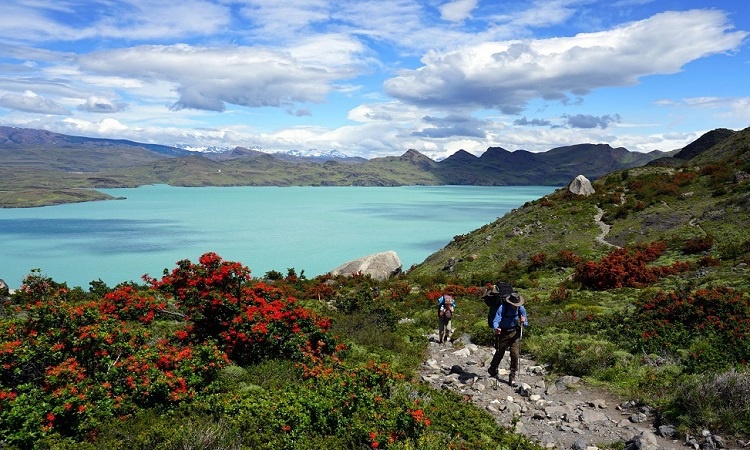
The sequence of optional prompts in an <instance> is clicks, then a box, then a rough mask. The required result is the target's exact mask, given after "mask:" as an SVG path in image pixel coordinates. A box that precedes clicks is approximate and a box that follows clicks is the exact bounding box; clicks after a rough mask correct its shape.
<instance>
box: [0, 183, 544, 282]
mask: <svg viewBox="0 0 750 450" xmlns="http://www.w3.org/2000/svg"><path fill="white" fill-rule="evenodd" d="M555 189H556V188H555V187H551V186H503V187H484V186H429V187H424V186H408V187H200V188H180V187H171V186H164V185H157V186H144V187H140V188H135V189H107V190H103V192H107V193H108V194H110V195H113V196H116V197H125V198H126V199H125V200H117V201H104V202H89V203H77V204H68V205H58V206H48V207H43V208H23V209H0V240H1V241H2V243H3V244H2V252H1V260H0V279H3V280H5V282H6V283H7V284H8V285H9V286H10V287H11V288H17V287H18V286H20V284H21V282H22V280H23V278H24V277H25V276H26V275H27V274H29V273H30V272H31V270H32V269H40V270H41V272H42V274H44V275H46V276H49V277H51V278H52V279H54V280H55V281H57V282H67V283H68V286H71V287H72V286H81V287H83V288H84V289H88V286H89V282H90V281H92V280H97V279H101V280H102V281H104V282H106V283H107V284H109V285H110V286H114V285H116V284H117V283H120V282H124V281H136V282H141V276H142V275H144V274H148V275H151V276H154V277H159V276H161V275H162V273H163V271H164V269H169V270H172V268H174V267H175V263H176V262H177V261H179V260H182V259H190V260H192V261H197V259H198V257H199V256H200V255H202V254H203V253H206V252H216V253H218V254H219V255H220V256H221V257H222V258H224V259H225V260H231V261H239V262H241V263H242V264H244V265H246V266H248V267H249V268H250V270H251V271H252V275H253V276H256V277H260V276H263V275H264V274H265V273H266V272H268V271H269V270H277V271H279V272H282V273H284V274H285V273H286V271H287V269H288V268H294V269H295V270H296V271H297V273H298V274H299V273H300V272H301V271H303V270H304V273H305V275H306V276H307V277H309V278H312V277H314V276H317V275H321V274H324V273H326V272H328V271H330V270H332V269H334V268H336V267H338V266H340V265H341V264H343V263H345V262H347V261H350V260H352V259H356V258H359V257H361V256H366V255H369V254H373V253H378V252H382V251H387V250H394V251H396V253H398V255H399V257H400V258H401V262H402V263H403V267H404V270H407V269H408V268H409V267H410V266H412V265H413V264H418V263H420V262H422V261H424V259H425V258H427V256H429V255H430V254H432V253H434V252H435V251H437V250H439V249H441V248H443V247H444V246H445V245H447V244H448V243H449V242H450V241H451V240H452V239H453V236H455V235H457V234H465V233H468V232H470V231H472V230H475V229H477V228H479V227H481V226H482V225H485V224H487V223H490V222H492V221H494V220H495V219H497V218H498V217H501V216H503V215H504V214H505V213H506V212H508V211H510V210H511V209H513V208H517V207H519V206H521V205H523V204H524V203H525V202H527V201H530V200H535V199H538V198H540V197H542V196H544V195H546V194H548V193H550V192H552V191H553V190H555Z"/></svg>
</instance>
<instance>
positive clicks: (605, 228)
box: [594, 206, 620, 248]
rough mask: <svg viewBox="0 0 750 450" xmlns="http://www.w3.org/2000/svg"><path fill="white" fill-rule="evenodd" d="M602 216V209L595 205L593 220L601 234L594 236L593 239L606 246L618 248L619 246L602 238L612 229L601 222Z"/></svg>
mask: <svg viewBox="0 0 750 450" xmlns="http://www.w3.org/2000/svg"><path fill="white" fill-rule="evenodd" d="M602 217H604V210H603V209H601V208H600V207H598V206H597V207H596V215H595V216H594V222H596V225H597V226H598V227H599V229H600V230H601V231H602V232H601V234H599V236H597V237H595V238H594V240H595V241H596V242H597V243H599V244H602V245H606V246H607V247H612V248H620V247H619V246H617V245H615V244H612V243H610V242H607V241H605V240H604V238H605V237H606V236H607V235H608V234H609V230H610V229H612V227H611V226H610V225H607V224H606V223H604V222H602Z"/></svg>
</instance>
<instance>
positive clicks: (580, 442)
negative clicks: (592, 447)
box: [570, 439, 589, 450]
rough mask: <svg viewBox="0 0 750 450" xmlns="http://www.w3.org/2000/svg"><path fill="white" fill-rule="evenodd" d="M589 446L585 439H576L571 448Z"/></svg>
mask: <svg viewBox="0 0 750 450" xmlns="http://www.w3.org/2000/svg"><path fill="white" fill-rule="evenodd" d="M588 446H589V445H588V443H587V442H586V441H585V440H583V439H576V441H575V442H574V443H573V446H571V447H570V448H572V449H573V450H586V448H587V447H588Z"/></svg>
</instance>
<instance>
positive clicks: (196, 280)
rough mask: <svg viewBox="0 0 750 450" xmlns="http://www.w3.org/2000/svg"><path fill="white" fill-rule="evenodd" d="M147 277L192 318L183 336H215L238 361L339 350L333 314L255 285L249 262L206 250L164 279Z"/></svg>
mask: <svg viewBox="0 0 750 450" xmlns="http://www.w3.org/2000/svg"><path fill="white" fill-rule="evenodd" d="M147 281H148V282H149V283H150V284H151V286H152V288H153V289H155V290H156V291H158V292H161V293H162V294H164V295H166V296H167V297H169V298H171V299H173V300H174V302H175V305H176V307H177V309H178V310H179V311H180V312H182V313H184V314H185V316H186V317H187V318H188V320H190V322H191V325H190V326H189V327H187V328H186V332H187V333H186V334H184V335H181V337H184V338H185V339H188V340H192V341H196V342H202V341H204V340H216V341H218V342H219V343H220V344H221V346H222V348H224V349H225V350H226V352H227V354H228V355H229V357H230V358H231V359H232V360H234V361H236V362H238V363H241V364H247V363H253V362H257V361H260V360H261V359H264V358H273V357H284V358H290V359H297V360H301V359H302V358H303V357H304V356H305V354H306V353H307V352H309V351H311V352H313V353H314V354H316V353H325V354H330V353H332V352H333V351H334V347H335V342H334V340H333V337H332V336H331V335H330V334H329V333H328V330H329V329H330V325H331V323H330V320H329V319H325V318H320V317H318V316H316V315H315V314H314V313H313V312H311V311H310V310H307V309H305V308H302V307H300V306H297V305H296V300H295V299H294V298H291V297H289V298H287V297H285V296H284V294H283V292H282V291H280V290H279V289H276V288H274V287H272V286H269V285H266V284H264V283H257V284H255V285H250V283H249V281H250V270H249V269H248V268H247V267H245V266H242V265H241V264H239V263H236V262H229V261H223V260H222V259H221V257H219V256H218V255H217V254H215V253H206V254H205V255H203V256H201V257H200V259H199V262H198V264H193V263H191V262H190V261H188V260H183V261H179V262H178V263H177V268H175V269H174V270H173V271H172V272H171V273H169V274H166V275H164V276H163V277H162V278H161V280H156V279H152V278H147Z"/></svg>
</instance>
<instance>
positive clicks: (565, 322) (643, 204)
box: [407, 129, 750, 431]
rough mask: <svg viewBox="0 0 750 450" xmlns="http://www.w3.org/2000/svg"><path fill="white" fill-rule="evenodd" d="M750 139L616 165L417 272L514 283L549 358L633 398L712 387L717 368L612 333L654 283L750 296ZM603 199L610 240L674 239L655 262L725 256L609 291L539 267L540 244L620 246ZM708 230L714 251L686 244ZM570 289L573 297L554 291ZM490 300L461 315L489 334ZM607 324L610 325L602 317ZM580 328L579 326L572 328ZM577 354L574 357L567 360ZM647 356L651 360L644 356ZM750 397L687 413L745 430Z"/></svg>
mask: <svg viewBox="0 0 750 450" xmlns="http://www.w3.org/2000/svg"><path fill="white" fill-rule="evenodd" d="M749 143H750V129H747V130H744V131H741V132H738V133H736V134H734V135H733V136H732V137H731V138H729V139H727V140H725V141H723V142H721V143H720V145H718V146H715V147H713V148H711V149H710V150H709V151H707V152H705V153H704V154H702V155H700V156H699V157H696V158H695V159H693V160H691V161H688V162H687V163H685V164H684V165H682V166H681V167H677V168H667V167H641V168H637V169H630V170H628V171H619V172H613V173H611V174H609V175H607V176H605V177H602V178H601V179H599V180H597V181H596V182H594V183H593V185H594V188H595V189H596V191H597V192H596V194H594V195H591V196H590V197H580V196H574V195H572V194H570V193H569V192H567V189H566V188H561V189H559V190H557V191H556V192H554V193H552V194H550V195H548V196H546V197H544V198H542V199H539V200H536V201H533V202H529V203H527V204H525V205H523V206H522V207H520V208H518V209H516V210H513V211H511V212H509V213H508V214H506V215H505V216H503V217H501V218H499V219H498V220H496V221H495V222H493V223H490V224H487V225H485V226H483V227H481V228H479V229H477V230H474V231H472V232H470V233H467V234H465V235H460V236H456V237H454V239H453V240H452V241H451V242H450V243H449V244H448V245H447V246H446V247H445V248H443V249H441V250H440V251H438V252H436V253H435V254H433V255H431V256H430V257H429V258H427V259H426V260H425V261H424V262H423V263H421V264H419V265H416V266H414V267H413V268H411V269H410V270H409V271H408V272H407V277H408V278H409V279H410V280H412V281H414V282H419V283H423V282H425V281H427V280H434V279H442V281H443V282H444V283H457V284H464V285H465V284H473V285H484V284H485V283H487V282H493V281H498V280H500V281H508V282H510V283H512V284H513V285H514V286H515V287H516V288H518V289H519V291H520V292H521V293H522V294H523V295H524V296H525V297H526V298H527V307H528V308H529V311H530V315H531V316H532V320H533V323H535V324H536V325H537V326H538V327H539V328H538V329H534V330H532V331H533V332H531V333H530V336H529V339H528V340H527V342H526V343H525V344H524V345H525V347H526V350H527V351H531V352H532V353H535V356H537V357H538V358H539V359H540V360H542V361H544V360H545V359H546V358H552V360H556V362H560V363H563V365H565V364H579V366H578V367H579V368H580V367H588V366H587V365H590V367H588V368H586V369H580V370H581V372H583V373H588V374H589V375H591V376H592V377H593V378H592V381H597V380H598V381H606V382H607V383H609V384H610V386H611V387H612V388H613V389H614V390H617V391H619V392H621V393H623V394H625V395H627V396H629V397H630V398H637V399H641V400H643V401H645V402H649V403H652V404H657V405H658V404H662V405H666V404H668V403H669V404H673V403H671V402H674V397H673V396H674V395H676V393H677V392H678V391H679V387H680V386H682V383H683V382H686V380H689V381H690V382H691V383H698V384H699V385H700V383H704V384H703V385H704V386H710V387H711V388H712V389H713V388H714V387H715V386H717V385H718V384H719V383H717V382H716V381H715V380H714V381H711V379H710V376H711V375H710V374H703V375H705V376H707V377H709V378H706V379H703V378H700V377H698V378H690V377H687V378H683V376H682V375H680V374H681V373H683V372H682V371H683V368H682V366H681V365H680V362H679V361H677V360H676V359H675V360H673V359H670V358H676V356H677V355H675V354H672V356H671V357H669V356H668V358H667V360H666V363H665V362H661V363H659V365H654V363H653V361H657V360H659V361H661V360H660V359H659V358H660V356H659V355H649V356H647V357H646V355H633V354H628V353H627V352H624V351H622V350H621V349H619V348H618V347H617V345H616V344H615V343H614V339H611V338H612V337H614V336H611V335H608V333H611V332H612V330H613V329H612V328H611V327H612V325H611V324H612V323H617V322H620V323H622V321H623V320H625V319H626V318H627V317H628V315H629V313H628V310H629V308H630V306H631V305H632V302H633V300H634V299H637V298H639V296H641V295H642V294H647V293H649V292H650V293H653V292H656V291H658V290H662V291H679V292H686V291H693V292H694V291H695V290H697V289H700V288H707V289H711V288H717V287H720V288H724V287H729V288H733V289H735V290H737V291H739V292H741V293H744V296H745V298H746V297H747V295H748V294H747V293H748V292H750V278H749V277H748V270H747V268H746V267H747V266H746V263H748V262H750V236H748V234H747V230H749V229H750V180H744V181H737V179H736V175H737V174H739V175H741V174H742V173H747V172H750V145H749ZM597 208H601V209H602V210H603V211H604V212H605V214H604V217H603V220H604V221H605V222H606V223H607V224H608V225H610V226H611V230H610V232H609V233H608V234H607V236H606V238H605V239H606V240H607V241H609V242H612V243H615V244H617V245H620V246H633V245H635V244H639V243H650V242H653V241H666V242H667V243H668V249H667V251H666V252H665V254H664V255H662V257H661V258H659V260H657V261H656V263H655V264H658V265H669V264H671V263H673V262H674V261H688V262H692V263H697V262H698V260H699V259H701V258H703V257H709V258H713V259H714V260H715V261H717V262H718V265H717V266H713V265H712V266H710V267H700V268H697V269H696V268H694V269H693V270H691V271H688V272H685V273H681V274H679V275H672V276H669V277H666V278H663V279H661V280H660V281H658V282H657V283H655V284H653V285H651V286H649V287H644V288H641V289H636V288H632V287H627V288H620V289H609V290H606V291H589V290H583V289H581V288H580V285H577V284H576V283H574V282H573V281H572V280H571V275H572V274H573V268H572V267H564V266H555V265H546V266H542V267H539V268H534V269H532V268H531V263H532V256H533V255H537V254H545V255H547V259H548V260H550V259H552V258H554V257H555V256H556V255H557V254H558V252H559V251H560V250H570V251H572V252H573V253H575V254H576V255H578V256H580V257H582V258H583V259H584V260H598V259H599V258H601V257H602V256H604V255H605V254H607V253H608V252H610V251H611V250H612V248H611V247H608V246H606V245H603V244H601V243H598V242H597V241H596V239H595V238H596V237H597V236H598V235H599V234H600V233H601V231H600V229H599V227H598V226H597V224H596V223H595V221H594V216H595V215H596V214H597V211H598V209H597ZM705 236H710V237H711V238H713V242H714V244H713V246H712V247H711V248H710V250H708V251H705V252H701V253H699V254H695V255H686V254H685V253H684V252H683V248H684V246H685V244H686V242H688V240H691V239H695V238H700V237H705ZM451 259H453V260H454V261H456V262H455V264H454V265H453V268H452V270H446V265H447V264H446V263H447V262H448V261H449V260H451ZM561 289H563V291H561ZM561 292H565V293H566V294H565V295H566V296H567V297H566V298H565V299H561V298H555V296H556V295H559V294H560V293H561ZM483 306H484V305H481V304H479V305H478V306H477V307H476V308H466V309H465V310H464V311H466V310H469V309H470V310H472V311H473V316H471V315H469V314H467V313H466V312H465V313H464V314H465V315H466V316H467V317H465V318H464V319H465V320H464V321H462V322H461V323H460V324H459V325H458V328H459V333H460V332H468V333H470V334H471V335H472V337H473V338H475V339H477V340H482V339H485V340H487V339H488V334H489V333H488V332H487V331H486V325H485V318H484V316H483V312H484V311H485V309H484V308H483ZM576 314H577V316H578V317H585V316H589V317H593V318H594V319H593V321H592V322H588V323H586V322H582V323H579V324H577V325H576V324H575V323H573V322H575V318H574V317H575V315H576ZM571 318H573V319H572V322H571ZM599 320H601V322H599V325H597V324H596V322H597V321H599ZM612 321H614V322H612ZM604 323H608V324H610V325H604V326H603V325H602V324H604ZM636 327H637V325H636ZM626 328H627V326H626ZM574 329H577V330H578V331H577V332H573V331H571V330H574ZM578 333H580V334H578ZM703 342H704V343H705V342H707V341H703ZM699 345H700V344H699ZM571 349H578V350H571ZM571 351H573V353H572V354H568V353H569V352H571ZM566 354H568V356H565V357H563V360H560V359H559V358H561V356H560V355H566ZM666 354H667V355H669V353H666ZM573 355H576V356H574V357H572V356H573ZM571 357H572V358H571ZM641 357H645V359H644V360H642V361H641V360H640V358H641ZM597 358H600V360H597ZM573 360H575V361H573ZM571 361H573V362H571ZM604 361H606V362H604ZM600 364H601V365H600ZM610 364H614V366H612V367H614V369H612V368H610V369H608V368H607V367H610V366H609V365H610ZM563 370H570V367H569V368H568V369H563ZM718 376H719V377H722V376H725V375H724V374H719V375H718ZM695 380H698V381H695ZM706 380H709V381H706ZM673 383H677V384H673ZM709 392H710V389H709ZM731 392H732V394H733V395H735V396H746V395H748V394H750V393H749V392H747V391H745V390H743V389H742V388H737V389H734V390H732V391H731ZM711 393H712V394H713V392H711ZM702 397H705V398H714V397H713V396H709V395H705V392H702V393H700V394H697V398H702ZM718 398H721V396H718ZM746 405H747V404H745V407H744V411H743V410H732V409H731V408H727V409H726V410H725V411H724V412H721V413H720V412H719V411H721V408H723V407H724V406H721V405H719V404H716V405H713V406H711V407H708V408H707V409H706V410H703V409H702V410H701V412H700V414H698V413H697V412H696V414H692V413H691V415H689V416H686V417H684V418H683V423H684V424H688V425H690V424H691V423H692V424H696V423H703V425H702V426H708V425H706V424H705V422H701V421H713V422H712V423H711V425H710V426H712V427H717V428H719V429H722V428H724V429H725V430H735V431H736V430H737V429H738V426H739V427H740V428H741V427H744V425H745V424H746V423H747V420H748V418H749V417H750V416H748V411H747V408H746ZM703 406H704V405H702V406H701V408H702V407H703ZM712 408H715V409H712ZM705 411H709V412H708V413H706V412H705ZM727 411H728V412H727ZM722 414H723V415H722ZM709 418H711V419H709ZM743 418H744V419H743ZM743 420H744V422H743Z"/></svg>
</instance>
